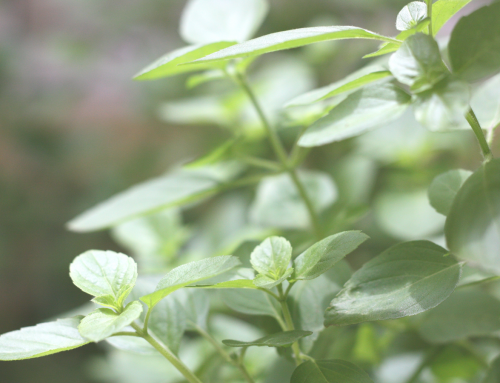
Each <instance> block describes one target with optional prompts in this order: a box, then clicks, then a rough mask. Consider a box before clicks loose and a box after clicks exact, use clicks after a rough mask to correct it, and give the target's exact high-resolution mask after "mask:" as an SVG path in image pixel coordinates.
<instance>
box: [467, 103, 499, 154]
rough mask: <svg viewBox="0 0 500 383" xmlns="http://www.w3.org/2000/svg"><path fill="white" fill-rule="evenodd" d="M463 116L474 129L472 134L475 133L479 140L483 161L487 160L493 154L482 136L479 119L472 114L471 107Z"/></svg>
mask: <svg viewBox="0 0 500 383" xmlns="http://www.w3.org/2000/svg"><path fill="white" fill-rule="evenodd" d="M465 118H466V119H467V122H468V123H469V125H470V126H471V128H472V130H473V131H474V134H475V135H476V138H477V140H478V142H479V146H481V150H482V151H483V156H484V160H485V161H489V160H491V159H492V158H493V154H492V153H491V149H490V147H489V145H488V142H487V141H486V137H485V136H484V132H483V129H482V128H481V125H480V124H479V121H478V119H477V117H476V115H475V114H474V111H473V110H472V109H469V111H468V112H467V114H466V115H465Z"/></svg>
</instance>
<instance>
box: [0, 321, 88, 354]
mask: <svg viewBox="0 0 500 383" xmlns="http://www.w3.org/2000/svg"><path fill="white" fill-rule="evenodd" d="M81 319H82V317H81V316H80V317H74V318H68V319H59V320H57V321H55V322H48V323H41V324H38V325H36V326H32V327H25V328H22V329H20V330H17V331H12V332H8V333H6V334H3V335H1V336H0V360H21V359H31V358H38V357H41V356H46V355H51V354H55V353H57V352H61V351H68V350H72V349H74V348H77V347H80V346H84V345H86V344H87V343H89V341H88V340H86V339H84V338H82V337H81V335H80V333H79V332H78V325H79V324H80V320H81Z"/></svg>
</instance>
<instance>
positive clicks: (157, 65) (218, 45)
mask: <svg viewBox="0 0 500 383" xmlns="http://www.w3.org/2000/svg"><path fill="white" fill-rule="evenodd" d="M234 44H236V42H234V41H220V42H215V43H209V44H202V45H189V46H187V47H183V48H179V49H176V50H174V51H172V52H169V53H167V54H166V55H164V56H162V57H160V58H159V59H158V60H156V61H154V62H153V63H151V64H149V65H148V66H147V67H145V68H144V69H142V70H140V71H139V73H137V74H136V75H135V76H134V80H157V79H159V78H164V77H169V76H174V75H178V74H181V73H186V72H194V71H200V70H205V69H211V68H217V67H218V66H217V65H214V64H213V63H212V64H211V63H198V62H197V63H191V61H194V60H196V59H199V58H201V57H204V56H206V55H208V54H210V53H214V52H217V51H219V50H221V49H223V48H227V47H230V46H231V45H234ZM180 64H184V65H180Z"/></svg>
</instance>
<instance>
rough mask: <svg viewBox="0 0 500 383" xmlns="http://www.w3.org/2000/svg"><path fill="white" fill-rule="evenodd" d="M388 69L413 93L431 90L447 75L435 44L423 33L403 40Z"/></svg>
mask: <svg viewBox="0 0 500 383" xmlns="http://www.w3.org/2000/svg"><path fill="white" fill-rule="evenodd" d="M421 4H423V3H421ZM424 6H425V4H424ZM389 69H390V70H391V72H392V74H393V75H394V77H396V78H397V79H398V81H399V82H401V83H402V84H405V85H408V86H409V87H410V89H411V90H412V91H414V92H415V93H418V92H422V91H425V90H429V89H431V88H432V87H433V86H434V85H435V84H437V83H438V82H439V81H441V80H442V79H443V78H445V77H446V76H447V74H448V70H447V69H446V67H445V65H444V63H443V60H442V58H441V52H440V51H439V47H438V45H437V42H436V41H435V40H434V39H433V38H432V37H431V36H429V35H426V34H423V33H417V34H416V35H413V36H410V37H409V38H408V39H407V40H405V42H404V43H403V44H402V45H401V48H399V50H398V51H397V52H396V53H394V54H393V55H392V56H391V58H390V60H389Z"/></svg>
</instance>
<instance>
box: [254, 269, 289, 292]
mask: <svg viewBox="0 0 500 383" xmlns="http://www.w3.org/2000/svg"><path fill="white" fill-rule="evenodd" d="M292 274H293V268H289V269H287V270H286V271H285V273H284V274H283V275H282V276H281V277H280V278H278V279H274V278H270V277H268V276H267V275H263V274H259V275H257V277H256V278H255V279H254V280H253V283H254V284H255V286H257V287H261V288H264V289H268V290H271V289H272V288H273V287H276V286H278V285H279V284H280V283H282V282H284V281H286V280H287V279H288V278H290V276H291V275H292Z"/></svg>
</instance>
